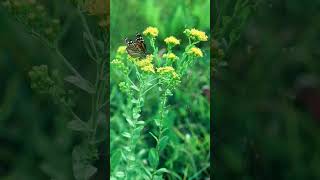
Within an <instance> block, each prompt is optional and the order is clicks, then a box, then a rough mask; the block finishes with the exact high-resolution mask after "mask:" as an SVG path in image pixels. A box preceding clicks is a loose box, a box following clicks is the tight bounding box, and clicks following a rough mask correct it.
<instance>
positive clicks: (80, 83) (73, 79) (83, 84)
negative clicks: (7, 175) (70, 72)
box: [64, 76, 95, 94]
mask: <svg viewBox="0 0 320 180" xmlns="http://www.w3.org/2000/svg"><path fill="white" fill-rule="evenodd" d="M64 80H65V81H67V82H69V83H71V84H73V85H75V86H77V87H78V88H80V89H82V90H84V91H86V92H88V93H89V94H94V93H95V90H94V88H93V86H92V85H91V83H90V82H89V81H87V80H85V79H82V78H79V77H77V76H67V77H66V78H64Z"/></svg>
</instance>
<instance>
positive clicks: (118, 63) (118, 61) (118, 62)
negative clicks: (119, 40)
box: [111, 59, 124, 65]
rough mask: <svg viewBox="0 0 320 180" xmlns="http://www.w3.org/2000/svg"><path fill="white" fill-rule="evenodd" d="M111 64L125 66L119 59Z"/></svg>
mask: <svg viewBox="0 0 320 180" xmlns="http://www.w3.org/2000/svg"><path fill="white" fill-rule="evenodd" d="M111 64H117V65H124V64H123V62H122V61H120V60H119V59H114V60H112V61H111Z"/></svg>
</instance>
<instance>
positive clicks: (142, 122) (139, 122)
mask: <svg viewBox="0 0 320 180" xmlns="http://www.w3.org/2000/svg"><path fill="white" fill-rule="evenodd" d="M145 123H146V122H144V121H137V123H136V124H138V125H144V124H145Z"/></svg>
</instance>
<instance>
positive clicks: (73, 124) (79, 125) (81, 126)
mask: <svg viewBox="0 0 320 180" xmlns="http://www.w3.org/2000/svg"><path fill="white" fill-rule="evenodd" d="M67 127H68V128H69V129H71V130H73V131H81V132H88V131H91V129H90V127H89V125H88V123H86V122H84V121H82V120H80V119H75V120H72V121H70V122H68V125H67Z"/></svg>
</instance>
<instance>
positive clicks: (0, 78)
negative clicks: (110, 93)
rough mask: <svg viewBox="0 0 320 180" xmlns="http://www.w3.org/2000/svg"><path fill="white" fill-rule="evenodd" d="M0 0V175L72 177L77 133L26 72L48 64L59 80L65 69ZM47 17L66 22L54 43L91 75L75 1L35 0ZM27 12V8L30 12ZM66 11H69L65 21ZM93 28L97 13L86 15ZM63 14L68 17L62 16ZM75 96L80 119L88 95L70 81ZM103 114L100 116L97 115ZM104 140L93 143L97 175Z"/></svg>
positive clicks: (14, 179) (12, 179)
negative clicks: (32, 84) (96, 151)
mask: <svg viewBox="0 0 320 180" xmlns="http://www.w3.org/2000/svg"><path fill="white" fill-rule="evenodd" d="M1 3H3V4H1V5H0V179H7V180H17V179H23V180H29V179H30V180H37V179H41V180H42V179H57V180H69V179H74V176H73V171H72V156H71V153H72V149H73V147H74V146H75V145H77V144H79V143H80V142H81V134H80V133H75V132H71V130H70V129H68V128H67V123H68V122H69V121H70V120H71V117H70V114H68V113H67V112H66V110H65V109H63V108H61V107H59V106H58V105H55V104H54V103H53V100H52V98H50V97H48V96H46V95H39V94H38V93H36V92H35V91H33V90H32V89H31V88H30V78H29V75H28V72H29V71H30V70H31V69H32V67H33V66H38V65H42V64H45V65H48V69H49V74H52V72H53V71H54V70H57V71H59V74H60V77H61V80H62V79H63V77H65V76H67V75H70V74H71V72H70V71H69V70H68V69H67V68H66V67H65V65H64V64H63V63H62V60H61V58H60V57H59V56H57V54H56V53H55V52H54V51H53V50H52V49H49V48H48V47H47V46H46V45H45V44H43V42H42V41H40V40H38V39H36V38H33V37H32V36H31V35H30V34H29V33H28V32H30V29H29V28H28V27H26V26H25V25H23V23H21V22H18V21H17V19H16V18H15V16H14V15H13V14H10V13H9V12H8V11H7V10H8V9H6V8H5V4H4V1H1ZM36 3H39V5H42V7H43V8H44V11H46V12H47V13H48V16H49V17H53V18H57V19H60V22H61V23H62V24H63V25H66V24H68V26H67V28H66V32H65V34H64V36H63V38H62V39H61V41H60V44H59V47H60V49H61V52H62V53H63V54H64V55H65V57H66V58H67V59H68V60H70V63H71V64H72V65H73V66H74V67H75V68H76V69H77V70H78V71H79V72H81V74H82V75H83V76H84V77H86V78H88V79H89V80H93V79H94V78H95V64H94V63H93V62H92V61H90V60H89V57H88V55H87V53H86V50H85V47H84V46H83V42H84V41H83V34H82V32H83V29H82V24H81V21H80V20H79V17H75V16H74V15H75V10H76V8H75V6H74V5H72V4H71V3H70V2H69V1H65V0H57V1H56V0H55V1H50V0H48V1H46V0H43V1H36ZM30 13H32V12H30ZM70 17H73V19H72V20H71V21H69V20H70V19H69V18H70ZM87 18H88V19H89V25H90V27H91V28H92V29H94V31H93V32H96V31H97V32H99V30H100V29H99V27H98V26H97V24H98V19H97V18H96V17H93V16H87ZM68 19H69V20H68ZM65 88H68V89H72V90H73V91H74V92H75V94H74V97H73V100H74V102H76V107H75V108H74V110H75V112H77V113H78V115H79V116H80V117H82V118H84V119H86V118H87V117H88V116H89V111H86V110H85V109H88V108H90V106H88V104H90V103H91V100H90V97H89V96H88V95H87V94H86V93H85V92H83V91H79V90H78V89H77V88H75V87H74V86H72V85H70V84H67V83H66V84H65ZM103 117H105V116H104V115H103ZM105 144H106V142H104V143H103V146H102V147H99V153H100V154H99V155H100V157H99V158H100V161H97V162H95V164H94V165H95V166H96V167H97V168H98V173H97V174H96V176H94V177H93V179H99V178H100V179H102V177H104V176H105V175H104V174H105V173H106V168H107V166H106V163H105V156H106V155H105V154H104V153H105V151H106V145H105Z"/></svg>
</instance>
